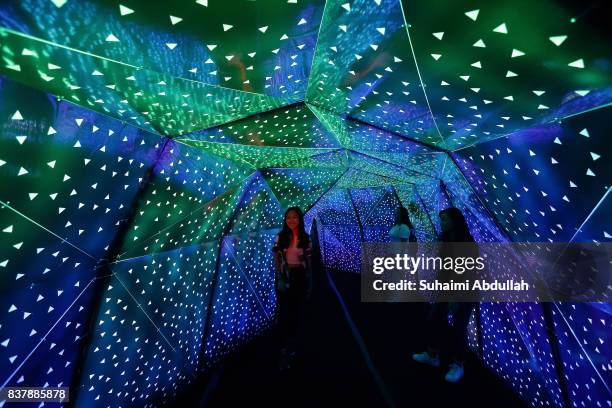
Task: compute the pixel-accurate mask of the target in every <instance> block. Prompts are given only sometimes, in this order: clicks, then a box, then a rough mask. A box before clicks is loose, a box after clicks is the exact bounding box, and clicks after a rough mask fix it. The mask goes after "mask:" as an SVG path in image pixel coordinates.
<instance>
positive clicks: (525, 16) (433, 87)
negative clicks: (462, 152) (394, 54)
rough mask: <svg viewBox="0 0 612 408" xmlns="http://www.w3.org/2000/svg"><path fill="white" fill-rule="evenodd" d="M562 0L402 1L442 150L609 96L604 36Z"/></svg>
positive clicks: (611, 77) (548, 118) (552, 117)
mask: <svg viewBox="0 0 612 408" xmlns="http://www.w3.org/2000/svg"><path fill="white" fill-rule="evenodd" d="M562 3H563V2H554V1H537V2H533V1H528V0H518V1H512V2H501V3H500V2H491V1H484V0H478V1H473V2H470V4H465V2H457V1H448V0H435V1H428V2H415V1H407V0H403V1H402V4H403V7H404V12H405V15H406V20H407V22H408V24H409V27H410V28H409V30H410V35H411V38H412V42H413V44H414V50H415V55H416V59H417V61H418V63H419V68H420V72H421V74H422V77H423V81H424V83H425V84H426V88H425V89H426V91H427V95H428V97H429V102H430V104H431V109H432V111H433V113H434V115H435V118H436V122H437V125H438V128H439V129H440V132H441V133H442V135H443V136H444V138H446V139H447V144H446V147H447V148H449V149H453V148H456V147H458V146H461V145H465V144H466V143H475V142H481V141H483V140H486V139H490V138H492V137H495V136H498V135H504V134H508V133H511V132H513V131H516V130H518V129H524V128H528V127H531V126H534V125H535V124H539V123H543V122H550V121H555V120H556V119H557V118H563V117H565V116H567V115H571V114H574V113H576V112H580V111H583V110H586V109H590V108H592V107H594V106H601V105H604V104H606V103H610V102H611V101H612V98H611V96H610V85H611V84H612V72H611V71H610V69H609V68H606V66H605V64H601V61H604V60H605V59H609V58H610V55H611V53H610V44H609V39H608V38H606V37H605V36H601V35H599V33H598V32H597V31H596V28H595V27H593V26H590V25H589V24H584V23H581V22H580V21H577V20H576V19H572V17H575V14H574V13H573V11H572V10H571V8H570V7H568V6H567V5H563V4H562ZM585 7H586V6H585ZM579 9H580V11H581V12H582V10H583V8H580V7H579ZM593 12H596V11H595V10H593ZM606 88H608V91H607V93H603V94H602V93H601V91H602V90H604V89H606Z"/></svg>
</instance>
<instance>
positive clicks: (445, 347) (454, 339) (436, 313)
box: [412, 207, 478, 382]
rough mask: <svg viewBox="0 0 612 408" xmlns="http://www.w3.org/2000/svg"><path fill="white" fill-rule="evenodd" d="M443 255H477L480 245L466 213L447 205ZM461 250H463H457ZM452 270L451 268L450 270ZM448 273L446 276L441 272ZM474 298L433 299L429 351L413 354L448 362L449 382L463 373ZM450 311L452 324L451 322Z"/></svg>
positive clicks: (442, 215) (434, 361)
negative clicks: (462, 243) (473, 235)
mask: <svg viewBox="0 0 612 408" xmlns="http://www.w3.org/2000/svg"><path fill="white" fill-rule="evenodd" d="M439 216H440V227H441V229H442V234H441V235H440V239H439V241H440V243H441V247H440V257H441V258H442V259H445V258H447V257H457V256H469V257H473V258H477V257H478V247H477V246H476V243H475V241H474V238H473V237H472V234H471V233H470V230H469V228H468V226H467V223H466V221H465V217H464V216H463V213H462V212H461V210H459V209H458V208H454V207H451V208H447V209H445V210H442V211H440V213H439ZM456 242H464V243H465V242H468V243H473V245H467V246H465V245H462V246H454V245H452V244H451V243H456ZM458 252H461V253H458ZM451 272H452V271H451ZM440 275H445V276H440ZM437 279H438V280H449V279H450V277H449V276H448V272H444V271H441V272H440V273H438V278H437ZM475 305H476V303H474V302H461V303H456V302H436V303H433V305H432V308H431V311H430V313H429V316H428V318H427V327H426V332H425V336H426V340H427V351H424V352H422V353H417V354H413V355H412V358H413V359H414V360H415V361H417V362H419V363H424V364H429V365H431V366H434V367H439V366H440V365H441V363H444V364H449V363H450V364H449V365H448V372H447V373H446V376H445V379H446V381H448V382H457V381H459V380H460V379H461V378H462V377H463V374H464V368H463V363H464V361H465V357H466V353H467V344H466V337H467V326H468V323H469V321H470V316H471V314H472V310H473V309H474V307H475ZM449 313H450V314H451V315H452V321H453V324H452V325H450V324H449V319H448V318H449Z"/></svg>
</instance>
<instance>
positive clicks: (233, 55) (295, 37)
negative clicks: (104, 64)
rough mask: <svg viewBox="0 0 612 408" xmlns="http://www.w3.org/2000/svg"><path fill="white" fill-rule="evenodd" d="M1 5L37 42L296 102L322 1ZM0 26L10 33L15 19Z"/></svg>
mask: <svg viewBox="0 0 612 408" xmlns="http://www.w3.org/2000/svg"><path fill="white" fill-rule="evenodd" d="M5 3H6V4H4V5H0V12H1V11H5V9H6V11H7V12H8V13H10V14H9V15H17V16H20V17H21V16H23V18H22V20H23V21H24V22H23V23H22V24H20V25H19V29H20V31H23V32H27V33H30V34H31V35H33V36H36V37H37V38H40V39H42V40H46V41H50V42H53V43H57V44H60V45H62V46H66V47H70V48H73V49H77V50H81V51H84V52H87V53H91V54H96V55H99V56H101V57H103V58H107V59H113V60H117V61H121V62H124V63H128V64H133V65H136V66H138V67H140V68H142V69H146V70H152V71H156V72H159V73H161V74H163V75H167V76H169V77H176V78H185V79H187V80H194V81H198V82H202V83H206V84H211V85H220V86H223V87H227V88H231V89H235V90H239V91H247V92H255V93H259V94H265V95H274V96H278V97H281V98H288V99H292V100H299V99H303V97H304V92H305V89H306V84H307V75H308V71H309V68H310V65H311V59H312V51H313V50H312V44H313V43H314V42H315V40H316V35H317V31H318V28H319V22H320V21H321V13H322V11H323V5H324V0H300V1H299V3H298V1H257V2H255V1H247V0H238V1H233V2H224V1H215V0H211V1H208V0H197V1H196V0H189V1H162V2H160V1H157V2H154V3H151V2H149V1H143V0H53V1H50V0H25V1H19V2H5ZM11 3H13V4H11ZM8 13H7V14H8ZM0 21H2V22H3V23H4V24H5V25H7V26H8V27H11V28H14V27H12V24H13V23H14V19H7V20H5V21H3V19H2V18H1V17H0Z"/></svg>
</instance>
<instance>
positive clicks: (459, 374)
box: [444, 363, 464, 383]
mask: <svg viewBox="0 0 612 408" xmlns="http://www.w3.org/2000/svg"><path fill="white" fill-rule="evenodd" d="M463 374H464V371H463V364H457V363H452V364H451V365H450V366H449V367H448V373H446V376H445V377H444V379H445V380H446V381H448V382H451V383H456V382H457V381H459V380H460V379H461V378H463Z"/></svg>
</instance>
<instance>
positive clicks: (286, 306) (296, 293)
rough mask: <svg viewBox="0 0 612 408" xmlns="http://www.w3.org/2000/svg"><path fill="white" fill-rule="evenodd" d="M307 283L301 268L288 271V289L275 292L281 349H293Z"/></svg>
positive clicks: (303, 305) (304, 303)
mask: <svg viewBox="0 0 612 408" xmlns="http://www.w3.org/2000/svg"><path fill="white" fill-rule="evenodd" d="M307 294H308V281H307V277H306V270H305V268H303V267H298V268H290V269H289V288H288V289H287V290H285V291H282V292H281V291H277V292H276V300H277V305H278V326H279V334H280V336H279V337H280V339H279V340H280V343H281V347H288V348H294V347H295V342H296V339H297V337H298V332H299V329H300V326H301V323H302V320H303V316H304V311H305V306H306V298H307Z"/></svg>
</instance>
